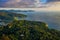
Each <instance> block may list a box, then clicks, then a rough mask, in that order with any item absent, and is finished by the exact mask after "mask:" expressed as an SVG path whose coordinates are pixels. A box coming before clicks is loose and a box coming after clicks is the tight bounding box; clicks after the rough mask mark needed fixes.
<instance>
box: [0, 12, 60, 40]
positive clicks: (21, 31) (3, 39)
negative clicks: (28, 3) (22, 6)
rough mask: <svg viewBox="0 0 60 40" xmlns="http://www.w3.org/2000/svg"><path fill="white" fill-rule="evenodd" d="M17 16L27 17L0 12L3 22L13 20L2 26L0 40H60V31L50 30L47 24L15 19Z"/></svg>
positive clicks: (0, 27)
mask: <svg viewBox="0 0 60 40" xmlns="http://www.w3.org/2000/svg"><path fill="white" fill-rule="evenodd" d="M17 16H19V17H26V16H27V15H24V14H15V13H10V12H8V13H7V12H0V19H1V20H5V19H13V21H12V22H10V23H9V24H7V25H5V26H0V40H60V31H58V30H55V29H49V28H48V24H46V23H45V22H39V21H29V20H17V19H16V18H15V19H14V17H17Z"/></svg>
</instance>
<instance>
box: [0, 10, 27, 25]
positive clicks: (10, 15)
mask: <svg viewBox="0 0 60 40" xmlns="http://www.w3.org/2000/svg"><path fill="white" fill-rule="evenodd" d="M15 17H19V18H24V17H26V15H24V14H17V13H14V12H9V11H1V10H0V23H1V24H2V25H3V24H5V23H9V22H11V21H13V20H14V18H15ZM1 24H0V25H1Z"/></svg>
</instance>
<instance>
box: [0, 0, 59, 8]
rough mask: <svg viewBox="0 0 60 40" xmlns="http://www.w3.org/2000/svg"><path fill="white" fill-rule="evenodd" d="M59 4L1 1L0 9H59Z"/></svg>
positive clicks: (53, 1)
mask: <svg viewBox="0 0 60 40" xmlns="http://www.w3.org/2000/svg"><path fill="white" fill-rule="evenodd" d="M59 4H60V0H42V1H41V0H6V1H4V0H0V7H8V8H21V7H22V8H31V7H32V8H36V7H39V8H47V7H49V8H50V7H54V6H55V7H58V6H59ZM59 7H60V6H59Z"/></svg>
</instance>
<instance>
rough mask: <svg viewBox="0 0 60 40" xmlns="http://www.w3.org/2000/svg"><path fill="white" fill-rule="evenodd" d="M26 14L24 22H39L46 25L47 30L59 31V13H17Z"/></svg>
mask: <svg viewBox="0 0 60 40" xmlns="http://www.w3.org/2000/svg"><path fill="white" fill-rule="evenodd" d="M17 13H20V14H26V15H27V17H26V18H23V19H24V20H30V21H41V22H45V23H47V24H48V26H49V28H52V29H57V30H60V12H43V11H40V12H37V11H36V12H17Z"/></svg>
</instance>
